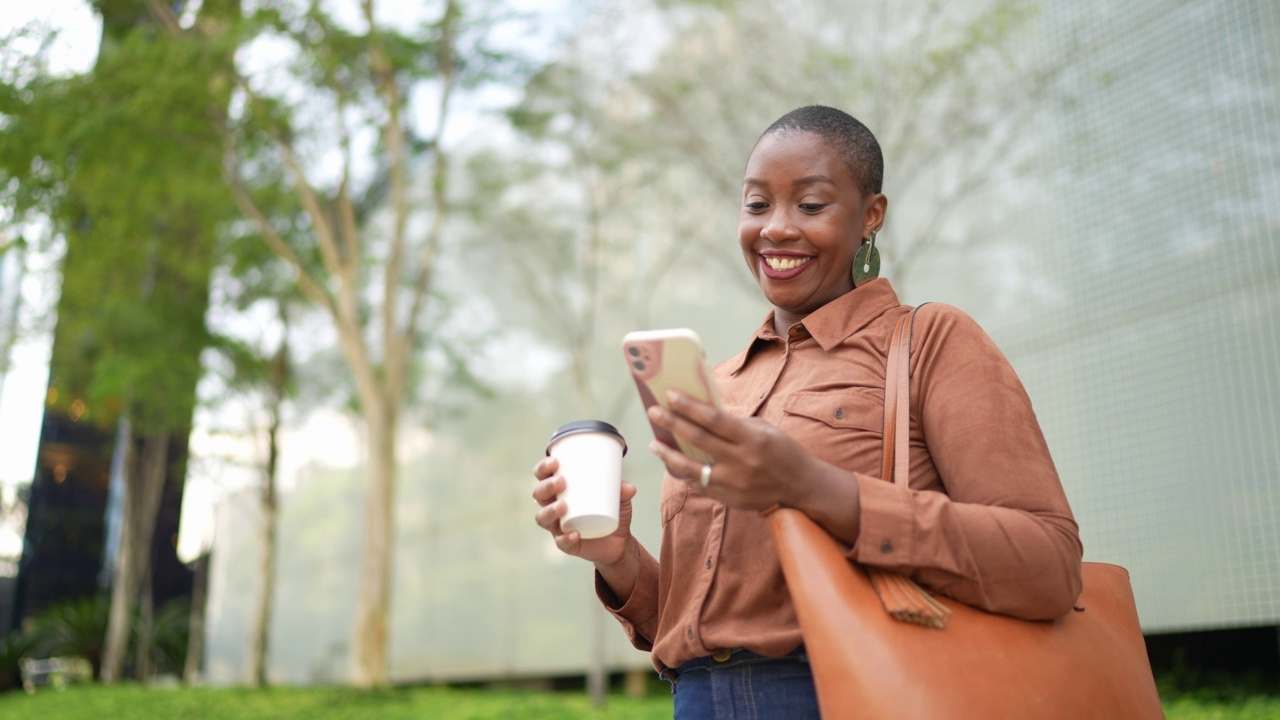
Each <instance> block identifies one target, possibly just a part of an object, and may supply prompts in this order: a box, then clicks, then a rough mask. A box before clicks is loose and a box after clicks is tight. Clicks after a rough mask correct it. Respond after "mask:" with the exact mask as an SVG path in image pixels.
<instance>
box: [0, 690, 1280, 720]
mask: <svg viewBox="0 0 1280 720" xmlns="http://www.w3.org/2000/svg"><path fill="white" fill-rule="evenodd" d="M1165 712H1166V714H1167V715H1168V717H1169V720H1208V719H1210V718H1213V719H1215V720H1263V719H1264V718H1274V717H1277V713H1280V695H1278V694H1276V693H1272V694H1269V695H1268V694H1254V695H1247V696H1239V697H1235V698H1233V699H1230V700H1215V699H1197V698H1194V697H1190V696H1176V697H1171V698H1170V697H1167V698H1166V700H1165ZM0 716H2V717H56V718H59V719H60V720H97V719H98V718H103V717H110V718H115V719H116V720H134V719H137V720H143V719H144V718H147V719H149V718H157V717H164V718H182V719H183V720H201V719H204V718H237V720H274V719H275V718H281V719H283V718H297V717H306V718H309V719H310V720H357V719H360V720H363V718H368V717H377V718H380V719H381V720H399V719H400V718H404V719H405V720H408V719H409V718H424V717H426V718H450V720H499V719H503V720H505V719H506V718H521V720H539V719H543V718H545V719H546V720H552V719H555V720H573V719H574V718H582V719H583V720H587V719H592V720H594V719H597V718H598V719H601V720H603V719H604V718H609V719H610V720H648V719H650V718H651V719H653V720H658V719H659V718H670V717H671V696H670V695H667V694H666V693H665V692H663V691H661V690H657V691H654V690H651V691H650V696H649V697H647V698H644V699H641V700H635V699H631V698H625V697H618V696H615V697H611V698H610V699H609V701H608V703H607V704H606V705H605V707H604V708H602V709H594V708H592V707H591V706H590V704H589V703H588V702H587V699H586V697H585V696H584V695H583V694H582V693H581V692H562V693H547V692H522V691H512V690H489V691H485V690H470V689H455V688H426V687H414V688H400V689H396V690H390V691H386V692H361V691H358V690H345V689H337V688H313V689H301V688H273V689H268V690H247V689H208V688H196V689H187V690H176V691H175V690H160V689H149V688H145V687H139V686H131V685H125V686H115V687H101V686H71V687H69V688H67V689H66V690H65V691H63V692H38V693H36V694H35V695H33V696H27V695H24V694H22V693H9V694H7V695H3V696H0Z"/></svg>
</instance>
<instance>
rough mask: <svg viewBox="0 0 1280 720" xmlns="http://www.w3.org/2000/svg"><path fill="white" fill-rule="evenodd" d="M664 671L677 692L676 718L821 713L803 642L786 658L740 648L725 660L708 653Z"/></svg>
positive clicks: (751, 718) (798, 718)
mask: <svg viewBox="0 0 1280 720" xmlns="http://www.w3.org/2000/svg"><path fill="white" fill-rule="evenodd" d="M672 674H673V673H672V671H666V672H664V673H663V675H664V677H666V679H667V681H668V682H670V683H671V692H672V694H673V695H675V720H772V719H773V718H783V719H785V720H793V719H794V720H802V719H803V718H813V719H814V720H817V718H818V693H817V690H816V689H815V688H814V686H813V673H812V672H811V671H810V670H809V658H808V656H807V655H805V653H804V648H803V647H801V648H800V649H799V650H796V651H795V652H793V653H791V654H789V655H785V656H783V657H780V658H770V657H765V656H763V655H757V654H756V653H753V652H750V651H748V650H734V651H733V654H732V655H730V656H729V659H727V660H725V661H723V662H721V661H717V660H715V659H713V658H709V657H704V658H696V659H694V660H690V661H689V662H687V663H685V664H683V665H681V666H680V667H678V668H676V669H675V671H674V676H675V677H674V678H673V677H670V676H671V675H672Z"/></svg>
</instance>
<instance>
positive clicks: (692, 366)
mask: <svg viewBox="0 0 1280 720" xmlns="http://www.w3.org/2000/svg"><path fill="white" fill-rule="evenodd" d="M622 354H623V356H624V357H625V358H626V359H627V366H628V367H629V368H630V369H631V377H632V378H633V379H635V381H636V389H637V390H639V391H640V401H641V402H642V403H644V406H645V408H646V409H648V408H649V406H651V405H654V404H657V405H662V406H663V407H666V405H667V399H666V395H667V391H668V390H679V391H680V392H682V393H684V394H686V395H688V396H689V397H692V398H695V399H698V400H701V401H703V402H706V403H710V404H712V405H715V406H716V407H720V406H721V405H720V394H719V393H718V392H716V384H715V381H714V380H712V378H711V371H710V370H709V369H708V368H707V354H706V352H705V351H704V350H703V349H702V342H701V341H700V340H699V339H698V334H697V333H695V332H694V331H692V330H689V329H688V328H677V329H673V330H642V331H639V332H633V333H627V335H626V336H625V337H623V338H622ZM649 426H650V427H652V428H653V435H654V437H656V438H657V439H658V442H661V443H663V444H665V445H668V446H670V447H673V448H676V449H678V450H680V452H683V453H684V454H685V455H688V456H689V457H691V458H695V459H697V460H701V461H703V462H711V460H712V459H711V457H710V456H708V455H707V454H706V453H704V452H702V451H701V450H699V449H698V448H696V447H693V446H692V445H689V444H688V443H686V442H684V441H682V440H680V439H679V438H677V437H676V436H675V435H673V434H671V433H670V432H668V431H667V430H666V429H665V428H661V427H659V426H657V425H654V424H653V423H652V422H650V423H649Z"/></svg>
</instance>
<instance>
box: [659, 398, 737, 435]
mask: <svg viewBox="0 0 1280 720" xmlns="http://www.w3.org/2000/svg"><path fill="white" fill-rule="evenodd" d="M667 407H668V408H669V409H670V411H671V412H672V413H674V414H675V415H677V416H678V417H682V418H685V419H687V420H689V421H691V422H693V423H694V424H696V425H700V426H702V427H704V428H706V429H707V430H708V431H709V432H710V433H712V434H713V435H716V436H717V437H720V438H723V439H725V440H728V441H730V442H735V441H741V440H742V439H743V438H742V422H741V418H737V417H734V416H733V415H730V414H729V413H727V412H725V411H723V410H721V409H720V408H718V407H716V406H715V405H712V404H710V403H705V402H702V401H701V400H697V399H695V398H693V397H691V396H689V395H686V394H684V393H682V392H680V391H678V390H668V391H667Z"/></svg>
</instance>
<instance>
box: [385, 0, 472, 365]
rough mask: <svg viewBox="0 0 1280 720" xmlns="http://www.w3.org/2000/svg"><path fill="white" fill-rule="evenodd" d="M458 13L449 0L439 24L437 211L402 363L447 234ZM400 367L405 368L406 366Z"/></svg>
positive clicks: (433, 183) (404, 339) (434, 171)
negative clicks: (448, 140)
mask: <svg viewBox="0 0 1280 720" xmlns="http://www.w3.org/2000/svg"><path fill="white" fill-rule="evenodd" d="M367 1H368V0H366V2H367ZM458 13H459V10H458V4H457V2H456V0H448V2H446V3H445V9H444V18H443V19H442V20H441V23H440V42H439V45H438V47H437V63H438V65H439V72H440V102H439V104H438V105H437V116H438V117H439V125H438V126H437V128H436V133H435V138H434V140H433V141H432V143H431V145H432V148H433V150H434V152H435V155H434V158H433V160H434V165H433V168H432V175H431V202H432V209H433V211H434V212H433V215H432V218H431V229H430V230H429V231H428V233H427V239H426V242H425V243H424V244H423V248H422V256H421V259H420V264H419V266H418V274H417V277H415V278H414V281H413V286H412V293H413V301H412V304H411V305H410V306H409V313H408V315H407V316H406V317H405V325H404V332H403V333H402V335H401V338H400V344H399V347H398V348H397V351H396V353H395V357H396V358H397V362H399V363H404V362H405V361H406V358H407V356H408V353H409V352H410V351H411V350H412V348H413V345H414V343H415V341H416V340H417V338H418V319H419V316H420V315H421V314H422V306H423V305H424V304H425V302H426V296H427V293H428V291H429V290H430V289H431V279H432V275H433V273H434V272H435V264H436V255H437V254H438V253H439V250H440V240H441V238H442V236H443V235H444V218H445V209H446V208H445V205H446V200H447V195H446V192H445V191H446V190H447V188H448V179H449V166H448V163H447V161H446V156H445V154H444V150H443V142H442V141H443V139H444V130H445V125H446V121H447V120H448V117H449V102H450V99H451V98H452V95H453V85H454V80H455V78H454V76H455V72H456V67H455V63H454V57H453V39H454V38H453V28H454V22H455V21H456V20H457V17H458ZM400 367H403V365H401V366H400ZM398 369H399V368H398Z"/></svg>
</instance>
